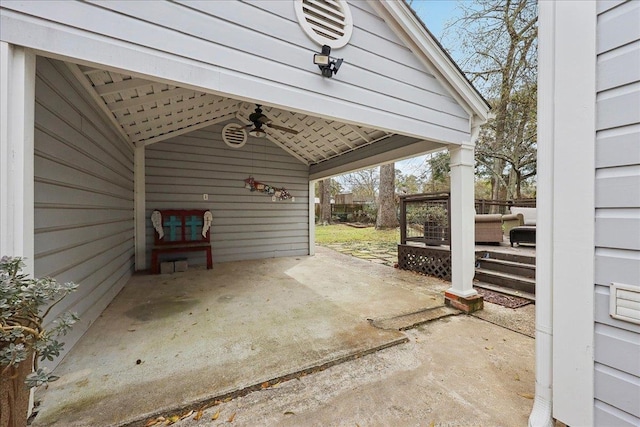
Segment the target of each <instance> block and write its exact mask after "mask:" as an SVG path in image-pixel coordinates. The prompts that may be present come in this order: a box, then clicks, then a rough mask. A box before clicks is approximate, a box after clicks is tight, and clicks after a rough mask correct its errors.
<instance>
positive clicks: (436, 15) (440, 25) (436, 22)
mask: <svg viewBox="0 0 640 427" xmlns="http://www.w3.org/2000/svg"><path fill="white" fill-rule="evenodd" d="M457 3H458V2H457V1H456V0H413V2H411V7H412V8H413V9H414V10H415V11H416V13H417V14H418V16H419V17H420V19H422V22H424V23H425V25H426V26H427V28H428V29H429V31H431V34H433V35H434V36H435V37H436V38H437V39H438V41H440V42H442V32H443V30H444V25H445V24H446V22H447V21H449V20H451V19H453V18H455V17H457V16H458V13H459V11H458V10H457V9H456V5H457ZM425 157H426V156H418V157H414V158H412V159H407V160H403V161H401V162H396V169H400V170H401V171H402V173H403V174H405V175H418V174H419V172H418V171H419V170H421V169H422V165H423V164H424V160H425Z"/></svg>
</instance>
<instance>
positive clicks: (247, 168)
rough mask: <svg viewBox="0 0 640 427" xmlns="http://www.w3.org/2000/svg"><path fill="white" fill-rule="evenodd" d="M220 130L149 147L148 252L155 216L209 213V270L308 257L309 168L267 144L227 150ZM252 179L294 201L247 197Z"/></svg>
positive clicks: (257, 141) (259, 141)
mask: <svg viewBox="0 0 640 427" xmlns="http://www.w3.org/2000/svg"><path fill="white" fill-rule="evenodd" d="M225 124H226V123H222V124H220V125H213V126H210V127H208V128H205V129H203V130H199V131H195V132H191V133H189V134H186V135H182V136H179V137H176V138H173V139H170V140H167V141H164V142H159V143H156V144H153V145H150V146H148V147H147V149H146V160H145V162H146V194H147V199H146V203H147V215H146V217H147V247H148V248H151V247H152V245H153V229H152V227H151V222H150V220H149V218H150V216H151V212H152V210H153V209H169V208H171V209H209V210H211V212H212V214H213V224H212V228H211V242H212V243H211V244H212V247H213V261H214V263H216V262H226V261H237V260H244V259H256V258H270V257H279V256H296V255H306V254H308V253H309V219H308V200H309V199H308V198H309V190H308V178H309V170H308V167H307V166H306V165H304V164H302V163H301V162H300V161H299V160H297V159H295V158H294V157H292V156H291V155H289V154H288V153H286V152H285V151H283V150H282V149H280V148H279V147H277V146H276V145H274V144H273V143H271V142H270V141H269V140H267V139H266V138H252V137H249V140H248V142H247V144H246V145H245V146H244V147H242V148H230V147H228V146H227V145H226V144H225V143H224V142H223V141H222V136H221V131H222V128H223V127H224V125H225ZM249 176H253V177H254V179H255V180H256V181H259V182H263V183H265V184H269V185H272V186H275V187H284V188H286V189H287V190H288V191H289V193H291V195H292V196H293V197H295V201H291V200H285V201H275V202H274V201H272V200H271V197H270V196H267V195H265V194H263V193H258V192H251V191H249V190H248V189H246V188H244V180H245V179H246V178H248V177H249ZM203 194H208V196H209V200H207V201H205V200H203ZM147 255H148V257H150V251H148V254H147ZM185 257H186V254H185ZM168 258H181V256H180V254H179V255H177V256H174V257H172V256H168ZM188 258H189V262H190V264H193V265H203V264H204V261H205V260H204V256H203V255H202V256H200V255H198V254H195V253H194V254H193V255H190V256H189V257H188ZM148 259H149V260H150V258H148Z"/></svg>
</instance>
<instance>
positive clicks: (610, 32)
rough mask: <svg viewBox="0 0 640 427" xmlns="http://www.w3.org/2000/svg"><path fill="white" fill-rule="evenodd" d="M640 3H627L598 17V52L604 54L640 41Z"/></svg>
mask: <svg viewBox="0 0 640 427" xmlns="http://www.w3.org/2000/svg"><path fill="white" fill-rule="evenodd" d="M639 20H640V2H637V1H626V2H624V3H621V4H620V5H618V6H617V7H615V8H611V9H608V10H606V11H605V12H604V13H600V14H599V15H598V40H597V52H598V54H599V55H600V54H602V53H605V52H608V51H610V50H613V49H619V48H620V47H622V46H624V45H626V44H629V43H633V42H636V41H638V40H640V25H638V21H639Z"/></svg>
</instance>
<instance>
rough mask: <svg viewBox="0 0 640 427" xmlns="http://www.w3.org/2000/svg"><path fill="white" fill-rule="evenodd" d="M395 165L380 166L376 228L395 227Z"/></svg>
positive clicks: (396, 217) (396, 219) (396, 221)
mask: <svg viewBox="0 0 640 427" xmlns="http://www.w3.org/2000/svg"><path fill="white" fill-rule="evenodd" d="M395 181H396V165H395V164H394V163H389V164H386V165H382V166H380V191H379V195H378V217H377V219H376V229H378V230H380V229H385V228H396V227H397V226H398V216H397V214H396V183H395Z"/></svg>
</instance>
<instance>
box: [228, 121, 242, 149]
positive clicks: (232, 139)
mask: <svg viewBox="0 0 640 427" xmlns="http://www.w3.org/2000/svg"><path fill="white" fill-rule="evenodd" d="M222 140H223V141H224V143H225V144H227V145H228V146H229V147H231V148H240V147H242V146H244V144H246V143H247V131H246V130H245V129H244V127H242V125H239V124H237V123H229V124H228V125H226V126H225V127H223V128H222Z"/></svg>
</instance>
